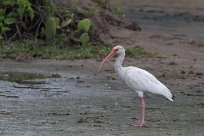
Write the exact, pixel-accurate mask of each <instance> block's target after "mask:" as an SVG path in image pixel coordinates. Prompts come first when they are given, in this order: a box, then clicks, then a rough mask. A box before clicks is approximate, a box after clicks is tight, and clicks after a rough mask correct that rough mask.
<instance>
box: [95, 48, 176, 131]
mask: <svg viewBox="0 0 204 136" xmlns="http://www.w3.org/2000/svg"><path fill="white" fill-rule="evenodd" d="M113 56H117V57H116V61H115V66H114V67H115V71H116V72H117V73H118V74H119V76H120V78H121V79H122V80H123V81H124V82H125V83H126V84H127V86H129V87H130V88H131V89H132V90H134V91H135V92H137V94H138V96H139V97H140V101H141V102H140V116H139V120H138V121H137V122H136V123H135V124H134V126H136V127H144V126H145V102H144V98H143V93H145V92H150V93H154V94H159V95H162V96H164V97H166V98H167V99H168V100H170V101H172V102H173V99H174V96H173V95H172V94H171V92H170V90H169V89H168V88H167V87H166V86H165V85H163V84H162V83H161V82H160V81H159V80H157V79H156V78H155V77H154V76H153V75H152V74H151V73H149V72H147V71H145V70H143V69H140V68H137V67H132V66H129V67H123V66H122V63H123V60H124V57H125V49H124V48H123V47H122V46H120V45H117V46H115V47H114V48H113V49H112V51H111V53H110V54H109V55H108V56H107V57H106V58H105V59H104V60H103V61H102V62H101V65H100V67H99V71H100V70H101V67H102V66H103V64H104V63H106V62H107V61H108V60H110V59H111V58H112V57H113Z"/></svg>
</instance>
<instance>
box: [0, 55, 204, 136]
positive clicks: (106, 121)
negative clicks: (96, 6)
mask: <svg viewBox="0 0 204 136" xmlns="http://www.w3.org/2000/svg"><path fill="white" fill-rule="evenodd" d="M98 63H99V62H98V61H95V60H75V61H55V60H34V61H25V62H24V61H21V62H16V61H12V60H3V61H1V62H0V64H1V65H0V70H1V71H5V70H6V71H8V70H9V71H17V72H33V73H41V74H47V75H51V74H56V73H58V74H60V75H61V77H60V78H48V79H41V80H42V81H45V84H38V85H29V84H26V85H21V84H16V83H11V82H6V81H1V82H0V88H1V89H0V94H1V95H0V103H1V110H0V116H1V118H0V119H1V122H2V123H1V127H0V134H1V135H13V136H22V135H34V136H35V135H36V136H39V135H41V136H42V135H50V136H55V135H56V136H57V135H60V136H63V135H64V136H65V135H70V136H74V135H83V136H90V135H96V136H98V135H111V136H114V135H117V136H133V135H134V136H135V135H138V136H139V135H140V136H148V135H152V136H158V135H159V136H160V135H161V136H169V135H182V136H191V135H195V136H201V135H203V133H204V131H203V123H204V122H203V121H204V120H203V119H204V107H203V105H204V100H203V95H204V90H203V88H204V84H203V79H204V75H202V74H203V73H202V71H200V70H203V67H202V69H200V68H199V69H198V68H196V67H194V66H193V67H192V68H191V69H189V66H188V65H187V66H185V65H180V63H179V62H176V63H177V64H175V65H174V63H170V62H169V60H168V59H166V58H163V59H161V58H154V59H152V58H143V59H139V60H134V59H130V58H129V59H126V65H135V66H136V65H137V66H139V67H141V68H144V69H146V70H148V71H150V72H151V73H153V74H154V75H155V76H156V77H158V78H159V79H160V80H161V81H162V82H163V83H165V84H166V85H167V86H168V87H169V88H170V89H171V90H172V92H173V93H174V95H175V96H176V99H175V101H174V102H173V103H172V102H170V101H167V100H166V99H164V98H162V97H158V96H155V95H147V96H145V101H146V105H147V108H146V123H147V125H148V127H147V128H135V127H132V126H130V124H131V123H133V122H134V120H135V116H136V115H138V113H139V107H138V106H139V100H138V97H137V95H136V94H135V92H133V91H131V90H130V89H129V88H127V87H126V86H125V85H124V84H123V83H122V82H121V81H120V79H118V77H117V75H116V74H115V72H114V71H113V68H112V66H111V65H107V66H105V68H104V71H103V72H100V73H99V72H98V69H97V66H98ZM199 71H200V72H201V73H198V72H199Z"/></svg>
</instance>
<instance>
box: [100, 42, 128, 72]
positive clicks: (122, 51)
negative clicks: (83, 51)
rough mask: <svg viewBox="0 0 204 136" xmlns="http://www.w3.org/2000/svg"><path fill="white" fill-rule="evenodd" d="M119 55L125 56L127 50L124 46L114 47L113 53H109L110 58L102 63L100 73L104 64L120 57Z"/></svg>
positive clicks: (107, 57)
mask: <svg viewBox="0 0 204 136" xmlns="http://www.w3.org/2000/svg"><path fill="white" fill-rule="evenodd" d="M119 55H125V49H124V48H123V47H122V46H120V45H117V46H115V47H113V49H112V51H111V53H109V54H108V56H106V58H105V59H104V60H103V61H102V62H101V65H100V67H99V71H100V70H101V68H102V66H103V64H105V63H106V62H107V61H109V60H110V59H111V58H112V57H114V56H119Z"/></svg>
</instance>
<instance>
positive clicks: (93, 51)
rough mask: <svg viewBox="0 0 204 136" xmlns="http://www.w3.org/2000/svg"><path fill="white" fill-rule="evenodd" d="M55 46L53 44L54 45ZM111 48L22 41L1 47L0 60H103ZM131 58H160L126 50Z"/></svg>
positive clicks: (154, 54)
mask: <svg viewBox="0 0 204 136" xmlns="http://www.w3.org/2000/svg"><path fill="white" fill-rule="evenodd" d="M52 44H53V43H52ZM110 51H111V48H110V47H107V46H104V45H99V44H92V45H88V46H82V47H78V48H76V47H74V48H73V47H70V46H67V47H62V48H61V47H58V46H57V45H56V46H50V45H47V44H45V43H44V42H43V41H37V42H35V41H33V40H21V41H16V42H12V43H11V44H4V45H0V58H12V59H25V58H41V59H50V58H51V59H86V58H95V59H102V58H103V57H105V56H106V55H107V54H108V53H110ZM126 54H127V56H129V57H134V58H140V57H159V54H158V53H155V52H152V51H149V50H147V49H143V48H129V49H127V50H126Z"/></svg>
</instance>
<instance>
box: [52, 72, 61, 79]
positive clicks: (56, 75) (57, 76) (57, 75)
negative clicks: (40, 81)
mask: <svg viewBox="0 0 204 136" xmlns="http://www.w3.org/2000/svg"><path fill="white" fill-rule="evenodd" d="M51 77H52V78H61V77H62V76H61V75H60V74H58V73H57V74H52V75H51Z"/></svg>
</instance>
